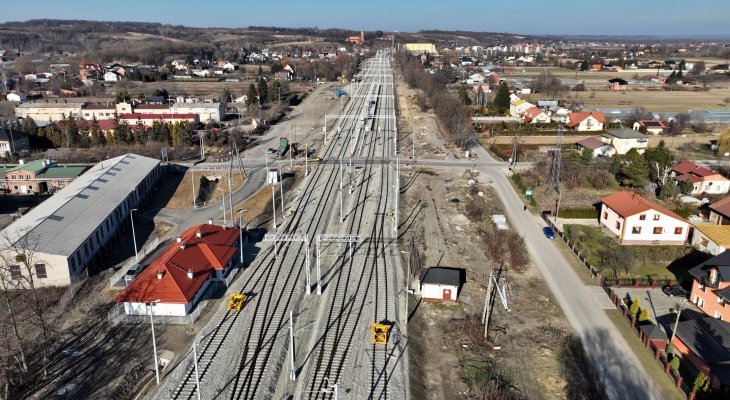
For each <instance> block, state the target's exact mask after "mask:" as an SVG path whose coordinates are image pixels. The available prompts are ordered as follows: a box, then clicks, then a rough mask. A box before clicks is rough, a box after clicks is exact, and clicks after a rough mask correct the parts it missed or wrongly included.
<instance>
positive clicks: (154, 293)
mask: <svg viewBox="0 0 730 400" xmlns="http://www.w3.org/2000/svg"><path fill="white" fill-rule="evenodd" d="M198 231H200V233H201V237H197V235H196V232H198ZM238 235H239V232H238V230H237V229H233V228H226V227H222V226H216V225H208V224H204V225H197V226H193V227H191V228H188V230H186V231H185V233H183V234H182V235H181V236H180V237H181V238H182V242H181V243H182V244H184V245H185V246H184V248H183V247H181V246H180V243H178V242H177V241H175V242H173V243H172V244H170V245H169V246H168V248H167V249H166V250H165V251H164V252H163V253H162V254H161V255H160V256H159V257H157V258H156V259H155V260H154V261H153V262H152V263H151V264H150V265H149V266H148V267H147V268H146V269H145V270H144V271H142V273H141V274H139V276H138V277H137V279H135V280H134V281H132V283H131V284H130V285H129V286H127V288H126V289H124V290H123V291H122V292H121V293H120V294H119V295H118V296H117V297H116V298H115V299H114V301H115V302H117V303H122V302H131V303H147V302H151V301H155V300H158V299H159V300H160V302H161V303H174V304H187V303H189V302H191V301H192V300H193V299H194V298H195V296H196V294H197V293H198V291H199V290H200V288H202V287H203V285H204V284H205V282H206V281H207V280H208V278H209V277H210V275H211V274H213V273H214V271H215V270H223V269H224V267H225V265H226V264H228V262H229V261H230V260H231V258H233V256H234V255H236V253H237V252H238V249H237V248H236V247H233V246H234V245H235V243H236V241H237V240H238ZM188 271H192V273H193V278H192V279H190V278H189V277H188ZM158 272H159V273H161V274H162V278H161V279H160V278H158Z"/></svg>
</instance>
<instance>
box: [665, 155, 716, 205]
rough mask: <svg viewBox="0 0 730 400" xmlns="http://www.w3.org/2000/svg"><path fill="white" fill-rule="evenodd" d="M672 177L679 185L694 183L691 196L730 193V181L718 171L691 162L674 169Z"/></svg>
mask: <svg viewBox="0 0 730 400" xmlns="http://www.w3.org/2000/svg"><path fill="white" fill-rule="evenodd" d="M671 176H672V178H673V179H674V180H676V181H677V182H678V183H679V182H683V181H689V182H691V183H692V191H691V192H690V194H691V195H695V196H697V195H701V194H703V193H708V194H727V192H728V191H730V179H727V178H725V177H724V176H722V174H720V173H719V172H717V171H713V170H711V169H709V168H705V167H700V166H698V165H696V164H694V163H691V162H689V161H682V162H681V163H679V164H677V165H675V166H673V167H672V171H671Z"/></svg>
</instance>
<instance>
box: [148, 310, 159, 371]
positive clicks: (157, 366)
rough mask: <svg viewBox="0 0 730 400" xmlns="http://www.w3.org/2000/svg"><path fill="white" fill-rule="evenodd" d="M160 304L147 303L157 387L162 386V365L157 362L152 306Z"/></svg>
mask: <svg viewBox="0 0 730 400" xmlns="http://www.w3.org/2000/svg"><path fill="white" fill-rule="evenodd" d="M159 302H160V299H157V300H154V301H150V302H149V303H146V304H147V311H148V312H149V314H150V328H151V329H152V351H153V352H154V355H155V377H156V378H157V385H159V384H160V363H159V362H158V361H157V341H156V340H155V319H154V318H152V306H153V305H155V304H157V303H159Z"/></svg>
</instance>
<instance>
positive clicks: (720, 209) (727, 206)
mask: <svg viewBox="0 0 730 400" xmlns="http://www.w3.org/2000/svg"><path fill="white" fill-rule="evenodd" d="M710 209H711V210H713V211H716V212H717V213H718V214H722V215H726V216H730V197H726V198H724V199H722V200H718V201H716V202H714V203H712V204H710Z"/></svg>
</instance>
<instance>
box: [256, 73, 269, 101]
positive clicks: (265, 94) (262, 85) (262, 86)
mask: <svg viewBox="0 0 730 400" xmlns="http://www.w3.org/2000/svg"><path fill="white" fill-rule="evenodd" d="M258 89H259V96H261V98H260V100H259V104H265V103H266V102H267V100H268V98H269V87H268V86H267V85H266V79H264V78H259V87H258Z"/></svg>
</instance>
